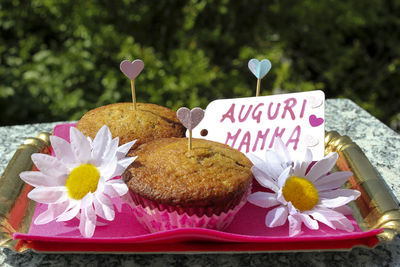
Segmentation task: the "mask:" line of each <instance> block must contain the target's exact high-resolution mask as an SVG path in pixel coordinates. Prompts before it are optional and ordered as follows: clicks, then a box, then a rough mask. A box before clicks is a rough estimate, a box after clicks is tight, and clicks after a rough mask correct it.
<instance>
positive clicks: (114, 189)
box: [104, 180, 129, 198]
mask: <svg viewBox="0 0 400 267" xmlns="http://www.w3.org/2000/svg"><path fill="white" fill-rule="evenodd" d="M112 181H114V180H110V181H108V182H107V183H106V184H105V186H104V194H106V195H108V196H109V197H111V198H114V197H120V196H123V195H125V194H126V193H127V192H128V190H129V189H128V187H127V186H126V184H125V183H124V182H122V181H121V183H111V182H112Z"/></svg>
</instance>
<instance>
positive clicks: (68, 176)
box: [20, 125, 136, 237]
mask: <svg viewBox="0 0 400 267" xmlns="http://www.w3.org/2000/svg"><path fill="white" fill-rule="evenodd" d="M70 139H71V142H70V143H68V142H67V141H65V140H64V139H62V138H60V137H57V136H51V137H50V142H51V146H52V148H53V150H54V152H55V157H53V156H50V155H45V154H41V153H35V154H33V155H32V161H33V163H34V164H35V166H36V167H37V168H38V170H39V171H27V172H22V173H21V174H20V177H21V179H22V180H24V181H25V182H26V183H28V184H30V185H32V186H34V187H35V188H34V189H33V190H32V191H31V192H29V194H28V197H29V198H30V199H32V200H34V201H36V202H39V203H43V204H48V209H47V210H46V211H44V212H43V213H41V214H40V215H39V216H38V217H37V218H36V219H35V222H34V223H35V224H46V223H48V222H50V221H53V220H56V221H57V222H62V221H69V220H72V219H73V218H75V217H78V218H79V219H80V223H79V230H80V232H81V234H82V235H83V236H85V237H91V236H93V233H94V230H95V228H96V224H99V223H98V222H97V216H99V217H100V218H103V219H105V220H107V221H112V220H114V217H115V211H114V206H113V203H112V201H111V199H112V198H114V197H122V198H123V199H124V198H126V197H127V196H128V194H127V192H128V187H127V186H126V184H125V183H124V182H123V181H122V179H121V177H117V176H120V175H121V174H122V173H123V172H124V170H125V169H126V168H127V167H128V166H129V165H130V164H131V163H132V162H133V161H134V160H135V159H136V157H125V155H126V153H128V151H129V149H130V148H131V147H132V145H133V144H134V143H135V142H136V140H135V141H132V142H129V143H126V144H124V145H122V146H119V147H118V142H119V139H118V137H117V138H114V139H112V136H111V132H110V130H109V129H108V127H107V126H106V125H104V126H103V127H102V128H101V129H100V130H99V132H98V133H97V135H96V137H95V138H94V140H93V141H92V140H91V139H90V138H86V137H85V136H84V135H83V134H82V133H81V132H80V131H79V130H78V129H76V128H75V127H71V128H70Z"/></svg>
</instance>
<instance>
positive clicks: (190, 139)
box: [188, 130, 192, 151]
mask: <svg viewBox="0 0 400 267" xmlns="http://www.w3.org/2000/svg"><path fill="white" fill-rule="evenodd" d="M188 150H189V151H190V150H192V130H189V142H188Z"/></svg>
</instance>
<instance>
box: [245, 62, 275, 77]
mask: <svg viewBox="0 0 400 267" xmlns="http://www.w3.org/2000/svg"><path fill="white" fill-rule="evenodd" d="M248 67H249V69H250V71H251V72H252V73H253V74H254V76H256V77H257V79H262V78H264V76H265V75H267V73H268V72H269V70H270V69H271V62H270V61H269V60H268V59H263V60H261V61H258V60H257V59H255V58H253V59H250V60H249V63H248Z"/></svg>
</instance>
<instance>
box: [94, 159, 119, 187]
mask: <svg viewBox="0 0 400 267" xmlns="http://www.w3.org/2000/svg"><path fill="white" fill-rule="evenodd" d="M117 164H118V161H117V157H113V158H112V159H110V160H109V161H108V162H107V164H105V165H101V166H99V167H98V170H99V172H100V175H101V176H102V177H104V180H106V181H107V180H109V179H111V178H113V177H115V176H113V175H114V173H115V171H116V169H117Z"/></svg>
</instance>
